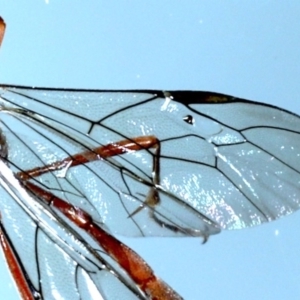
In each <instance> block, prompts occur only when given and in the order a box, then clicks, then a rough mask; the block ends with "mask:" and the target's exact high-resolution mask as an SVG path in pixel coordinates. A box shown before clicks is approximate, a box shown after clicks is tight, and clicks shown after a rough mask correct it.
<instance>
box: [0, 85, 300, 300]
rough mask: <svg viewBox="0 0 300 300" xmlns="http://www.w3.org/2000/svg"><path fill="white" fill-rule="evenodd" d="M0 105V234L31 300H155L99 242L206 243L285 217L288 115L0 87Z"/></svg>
mask: <svg viewBox="0 0 300 300" xmlns="http://www.w3.org/2000/svg"><path fill="white" fill-rule="evenodd" d="M0 98H1V99H0V100H1V103H0V122H1V136H0V155H1V158H2V162H1V163H2V164H3V166H2V168H1V171H0V175H1V176H0V178H1V180H2V181H1V188H2V189H3V191H2V192H3V194H4V195H6V196H5V197H3V200H2V199H1V208H0V210H1V215H2V223H3V227H4V228H5V232H6V235H7V236H8V237H9V238H10V240H11V241H12V244H13V246H12V248H13V249H14V250H15V252H16V254H17V255H18V257H19V259H18V260H19V261H20V262H21V265H22V266H23V268H24V270H26V273H28V278H29V279H30V282H31V285H32V286H33V287H34V290H35V291H36V292H37V293H39V294H40V295H42V297H44V298H47V299H48V298H49V299H51V298H57V297H58V295H57V294H55V293H59V295H60V297H62V298H64V299H77V298H80V297H81V299H91V298H93V297H94V298H95V299H98V298H99V297H100V295H101V297H103V298H104V299H116V298H122V299H125V297H127V298H130V299H131V298H136V297H138V298H141V299H148V298H150V299H151V298H152V299H155V296H153V295H154V294H153V293H152V292H151V293H152V294H151V293H149V294H147V292H148V290H149V289H150V288H149V285H147V288H144V287H143V284H144V283H143V284H140V283H138V282H139V280H141V279H140V278H139V277H137V275H136V273H135V272H134V268H133V267H131V266H128V264H127V262H126V263H125V261H129V262H130V264H129V265H131V264H133V263H134V261H135V259H136V260H138V259H137V258H136V256H134V255H136V254H132V252H131V250H129V248H127V247H126V246H124V245H120V244H118V243H119V242H118V241H116V240H115V239H114V238H113V237H112V236H110V234H109V233H111V234H123V235H129V236H200V237H203V238H204V239H205V240H206V239H207V238H208V237H209V236H210V235H212V234H215V233H218V232H220V230H222V229H241V228H244V227H249V226H255V225H258V224H261V223H263V222H268V221H271V220H275V219H277V218H280V217H282V216H284V215H287V214H290V213H292V212H293V211H295V210H297V209H298V208H299V192H298V191H299V187H300V173H299V171H300V163H299V162H298V157H299V154H300V142H299V130H300V119H299V117H298V116H296V115H294V114H292V113H290V112H287V111H284V110H281V109H279V108H276V107H273V106H268V105H264V104H260V103H255V102H251V101H245V100H241V99H237V98H233V97H229V96H226V95H221V94H215V93H208V92H180V91H175V92H161V91H100V90H99V91H97V90H67V89H44V88H28V87H17V86H15V87H14V86H1V88H0ZM9 174H11V178H12V179H11V180H8V179H7V178H8V177H9ZM12 174H14V175H12ZM100 236H101V238H100ZM20 241H22V243H21V242H20ZM25 244H26V246H25ZM112 245H114V246H112ZM23 249H25V251H23ZM116 249H118V251H119V252H118V253H120V252H121V253H123V254H119V255H117V254H116V253H117V251H116ZM118 256H119V257H118ZM52 257H55V258H56V259H55V260H54V259H52ZM139 264H141V265H142V264H143V263H139ZM150 270H151V269H150ZM150 273H151V272H150ZM150 273H149V274H150ZM49 274H50V275H51V276H50V275H49ZM151 274H152V273H151ZM139 276H140V275H139ZM147 276H148V275H147ZM149 276H150V275H149ZM151 276H152V275H151ZM151 276H150V277H151ZM153 276H154V275H153ZM150 277H149V278H150ZM64 278H68V279H64ZM151 278H152V277H151ZM153 278H155V280H154V279H153V281H156V282H157V284H158V286H160V288H157V289H156V290H159V291H160V292H161V291H162V290H163V291H164V292H165V294H164V295H166V294H167V295H169V296H168V298H167V297H166V296H164V297H165V298H163V299H179V296H178V295H177V294H175V293H174V292H172V291H171V289H169V287H167V286H166V285H164V284H163V283H162V282H161V281H159V279H157V278H156V277H153ZM64 280H67V282H68V285H67V286H65V285H63V284H62V282H63V281H64ZM151 280H152V279H151ZM151 280H148V281H147V284H149V282H150V281H151ZM145 282H146V281H145ZM116 286H117V287H116ZM161 286H163V288H161ZM115 287H116V288H115ZM92 291H93V292H92ZM151 291H152V290H151ZM115 293H119V294H118V295H116V294H115ZM120 293H121V295H122V296H121V297H120V296H119V295H120ZM160 295H161V294H160ZM160 298H162V297H160Z"/></svg>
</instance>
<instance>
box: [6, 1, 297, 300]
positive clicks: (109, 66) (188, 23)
mask: <svg viewBox="0 0 300 300" xmlns="http://www.w3.org/2000/svg"><path fill="white" fill-rule="evenodd" d="M1 2H2V3H1V5H0V15H1V16H2V17H3V18H4V19H5V21H6V23H7V32H6V37H5V40H4V43H3V45H2V49H1V52H0V82H1V83H7V84H8V83H10V84H18V85H30V86H47V87H70V88H98V89H101V88H103V89H135V88H147V89H164V90H168V89H169V90H172V89H176V90H183V89H184V90H209V91H215V92H222V93H226V94H231V95H234V96H238V97H241V98H246V99H251V100H256V101H261V102H267V103H272V104H274V105H278V106H281V107H284V108H285V109H288V110H291V111H294V112H296V113H298V114H300V100H299V99H300V84H299V78H300V58H299V49H300V30H299V28H300V4H299V3H298V2H297V1H266V0H265V1H262V0H260V1H238V0H232V1H230V2H229V1H221V0H220V1H217V0H216V1H199V0H195V1H180V0H172V1H157V0H152V1H116V2H113V1H112V2H113V3H111V2H109V3H108V1H100V0H98V1H96V0H94V1H88V2H87V1H85V2H83V1H54V0H48V1H42V0H40V1H24V2H23V3H22V2H21V1H14V2H13V3H10V2H12V1H6V3H3V2H4V1H1ZM62 2H63V3H62ZM299 195H300V191H299ZM267 200H268V199H266V201H267ZM299 229H300V214H299V213H295V214H293V215H291V216H289V217H286V218H284V219H282V220H279V221H276V222H273V223H270V224H267V225H263V226H260V227H257V228H253V229H246V230H241V231H235V232H229V231H228V232H222V233H221V234H219V235H217V236H213V237H212V238H211V239H210V241H209V242H208V243H207V244H206V245H204V246H202V245H201V240H199V239H192V238H182V239H170V238H167V239H153V238H148V239H123V240H124V241H125V242H126V243H127V244H128V245H130V246H131V247H133V248H134V249H135V250H136V251H137V252H138V253H140V254H141V255H142V256H143V257H144V258H145V259H146V260H147V261H148V262H149V263H150V265H152V267H153V268H154V270H155V271H156V273H157V274H158V275H159V276H160V277H162V278H164V279H165V280H166V281H167V282H168V283H169V284H170V285H171V286H172V287H174V288H175V289H176V290H177V291H178V292H179V293H180V294H181V295H182V296H184V298H185V299H188V300H189V299H191V300H193V299H255V298H256V299H300V285H299V282H300V232H299ZM2 270H4V268H3V267H1V268H0V271H2ZM8 279H9V277H7V275H5V274H4V273H3V274H2V273H0V282H1V288H0V292H1V295H0V298H1V299H13V298H12V297H13V296H8V294H5V296H4V295H3V294H2V293H3V292H4V293H10V292H13V288H12V284H11V283H10V282H9V281H8ZM2 295H3V296H2Z"/></svg>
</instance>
